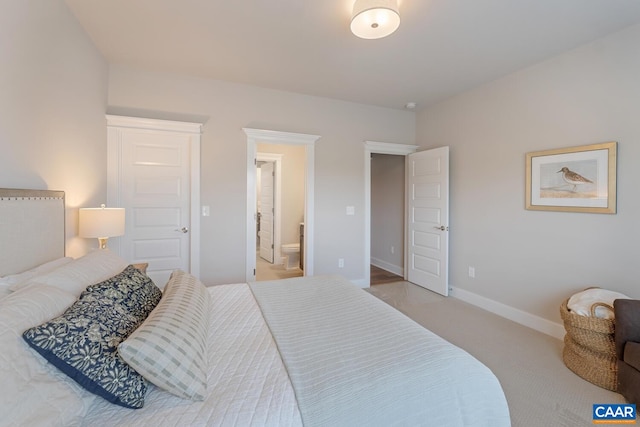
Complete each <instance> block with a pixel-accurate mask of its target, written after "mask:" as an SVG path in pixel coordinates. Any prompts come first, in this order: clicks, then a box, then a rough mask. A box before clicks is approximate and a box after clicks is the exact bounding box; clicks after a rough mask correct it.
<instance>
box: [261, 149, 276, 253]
mask: <svg viewBox="0 0 640 427" xmlns="http://www.w3.org/2000/svg"><path fill="white" fill-rule="evenodd" d="M273 166H274V163H273V162H267V163H264V164H263V165H262V166H260V258H262V259H264V260H267V261H269V262H270V263H272V264H273V214H274V211H273V209H274V203H273V199H274V197H273V196H274V187H275V186H274V182H275V175H274V168H273Z"/></svg>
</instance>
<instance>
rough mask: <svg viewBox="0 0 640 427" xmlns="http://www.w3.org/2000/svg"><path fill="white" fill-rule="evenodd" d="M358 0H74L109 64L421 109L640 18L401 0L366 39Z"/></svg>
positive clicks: (637, 8) (586, 9) (564, 2)
mask: <svg viewBox="0 0 640 427" xmlns="http://www.w3.org/2000/svg"><path fill="white" fill-rule="evenodd" d="M353 1H354V0H66V2H67V4H68V5H69V7H70V8H71V10H72V11H73V13H74V14H75V15H76V17H77V18H78V20H79V21H80V23H81V24H82V26H83V27H84V28H85V29H86V31H87V33H88V34H89V35H90V37H91V38H92V39H93V41H94V43H95V44H96V46H97V47H98V49H99V50H100V51H101V52H102V53H103V55H104V56H105V57H106V59H107V60H108V61H109V62H110V63H112V64H125V65H129V66H133V67H139V68H144V69H151V70H157V71H167V72H172V73H179V74H187V75H192V76H198V77H204V78H212V79H217V80H226V81H230V82H236V83H244V84H249V85H255V86H261V87H265V88H272V89H278V90H284V91H289V92H297V93H302V94H308V95H316V96H322V97H328V98H336V99H342V100H346V101H353V102H357V103H363V104H371V105H378V106H384V107H390V108H403V107H404V105H405V104H406V103H408V102H416V103H417V104H418V108H424V107H426V106H429V105H432V104H433V103H435V102H438V101H439V100H442V99H445V98H447V97H450V96H452V95H455V94H457V93H460V92H462V91H465V90H467V89H470V88H473V87H475V86H478V85H481V84H483V83H486V82H489V81H491V80H494V79H496V78H499V77H501V76H503V75H506V74H509V73H511V72H514V71H516V70H518V69H521V68H524V67H526V66H528V65H531V64H534V63H536V62H539V61H541V60H544V59H545V58H548V57H551V56H554V55H556V54H558V53H560V52H563V51H566V50H568V49H571V48H574V47H577V46H579V45H581V44H584V43H587V42H589V41H591V40H595V39H597V38H600V37H602V36H604V35H606V34H609V33H612V32H615V31H617V30H620V29H622V28H624V27H626V26H629V25H632V24H635V23H638V22H640V1H639V0H399V3H400V15H401V23H400V28H399V29H398V30H397V31H396V32H395V33H394V34H392V35H391V36H389V37H387V38H385V39H379V40H362V39H359V38H357V37H355V36H354V35H352V34H351V33H350V31H349V23H350V19H351V7H352V5H353Z"/></svg>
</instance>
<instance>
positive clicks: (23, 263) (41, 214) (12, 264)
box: [0, 188, 65, 277]
mask: <svg viewBox="0 0 640 427" xmlns="http://www.w3.org/2000/svg"><path fill="white" fill-rule="evenodd" d="M64 209H65V205H64V191H51V190H19V189H11V188H0V277H1V276H6V275H7V274H12V273H18V272H21V271H25V270H28V269H30V268H33V267H35V266H37V265H39V264H42V263H44V262H47V261H51V260H54V259H56V258H60V257H63V256H64V253H65V241H64V240H65V231H64Z"/></svg>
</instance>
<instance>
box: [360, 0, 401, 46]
mask: <svg viewBox="0 0 640 427" xmlns="http://www.w3.org/2000/svg"><path fill="white" fill-rule="evenodd" d="M399 26H400V13H399V12H398V0H356V2H355V3H354V4H353V15H352V18H351V32H352V33H353V34H355V35H356V36H358V37H360V38H363V39H379V38H382V37H386V36H388V35H389V34H391V33H393V32H394V31H395V30H397V29H398V27H399Z"/></svg>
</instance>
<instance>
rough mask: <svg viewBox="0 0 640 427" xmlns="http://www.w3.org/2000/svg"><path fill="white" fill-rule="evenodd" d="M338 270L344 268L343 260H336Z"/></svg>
mask: <svg viewBox="0 0 640 427" xmlns="http://www.w3.org/2000/svg"><path fill="white" fill-rule="evenodd" d="M338 268H344V258H338Z"/></svg>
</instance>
